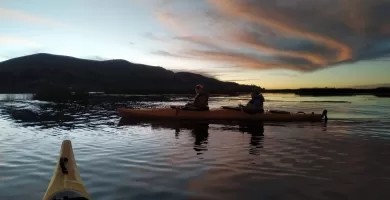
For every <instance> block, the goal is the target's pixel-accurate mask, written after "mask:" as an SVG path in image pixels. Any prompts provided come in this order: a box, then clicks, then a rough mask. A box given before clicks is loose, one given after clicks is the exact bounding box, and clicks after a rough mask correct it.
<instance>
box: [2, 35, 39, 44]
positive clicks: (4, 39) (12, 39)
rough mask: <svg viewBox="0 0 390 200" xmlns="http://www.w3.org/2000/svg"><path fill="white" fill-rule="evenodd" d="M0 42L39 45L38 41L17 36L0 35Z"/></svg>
mask: <svg viewBox="0 0 390 200" xmlns="http://www.w3.org/2000/svg"><path fill="white" fill-rule="evenodd" d="M0 44H13V45H22V46H39V45H38V43H36V42H34V41H31V40H28V39H24V38H19V37H9V36H0Z"/></svg>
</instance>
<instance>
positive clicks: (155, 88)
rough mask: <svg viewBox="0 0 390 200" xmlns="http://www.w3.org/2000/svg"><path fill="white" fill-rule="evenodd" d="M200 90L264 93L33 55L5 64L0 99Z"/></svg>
mask: <svg viewBox="0 0 390 200" xmlns="http://www.w3.org/2000/svg"><path fill="white" fill-rule="evenodd" d="M196 84H203V85H205V86H206V89H207V90H208V91H210V92H211V93H218V94H236V93H237V92H250V91H252V90H253V89H260V88H259V87H257V86H253V85H240V84H237V83H234V82H223V81H220V80H217V79H215V78H210V77H206V76H202V75H199V74H194V73H189V72H177V73H175V72H172V71H169V70H166V69H164V68H162V67H154V66H148V65H141V64H134V63H130V62H128V61H125V60H107V61H94V60H86V59H79V58H73V57H68V56H58V55H51V54H34V55H30V56H24V57H19V58H14V59H10V60H7V61H4V62H1V63H0V93H36V94H37V95H36V96H37V97H42V99H45V98H52V97H53V96H57V97H58V98H66V97H67V96H70V95H71V96H74V95H75V94H76V93H77V94H78V95H79V96H82V97H85V93H86V92H104V93H109V94H167V93H169V94H190V93H191V94H193V93H194V87H195V85H196Z"/></svg>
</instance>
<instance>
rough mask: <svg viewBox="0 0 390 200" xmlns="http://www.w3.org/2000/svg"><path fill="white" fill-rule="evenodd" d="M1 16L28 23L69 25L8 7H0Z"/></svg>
mask: <svg viewBox="0 0 390 200" xmlns="http://www.w3.org/2000/svg"><path fill="white" fill-rule="evenodd" d="M0 18H9V19H12V20H19V21H22V22H26V23H34V24H43V25H49V26H59V27H67V25H65V24H63V23H61V22H58V21H55V20H52V19H49V18H44V17H40V16H36V15H31V14H27V13H24V12H21V11H16V10H10V9H6V8H0Z"/></svg>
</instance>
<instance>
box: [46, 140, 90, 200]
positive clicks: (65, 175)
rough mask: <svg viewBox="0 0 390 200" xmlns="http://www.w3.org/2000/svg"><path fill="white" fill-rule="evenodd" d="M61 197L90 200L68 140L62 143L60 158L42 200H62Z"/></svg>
mask: <svg viewBox="0 0 390 200" xmlns="http://www.w3.org/2000/svg"><path fill="white" fill-rule="evenodd" d="M62 195H66V196H68V197H71V196H73V195H76V196H77V197H84V199H90V197H89V195H88V192H87V190H86V189H85V187H84V184H83V182H82V180H81V177H80V173H79V170H78V168H77V165H76V160H75V158H74V154H73V149H72V143H71V141H70V140H65V141H63V143H62V146H61V152H60V156H59V158H58V161H57V165H56V168H55V170H54V173H53V176H52V178H51V181H50V183H49V186H48V188H47V191H46V193H45V195H44V197H43V200H50V199H56V197H57V198H62V197H63V196H62Z"/></svg>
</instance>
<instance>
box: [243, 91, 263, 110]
mask: <svg viewBox="0 0 390 200" xmlns="http://www.w3.org/2000/svg"><path fill="white" fill-rule="evenodd" d="M264 101H265V99H264V96H263V95H262V94H259V95H256V96H255V97H253V98H252V99H251V100H250V101H249V102H248V104H247V105H246V108H249V109H253V110H262V109H263V103H264Z"/></svg>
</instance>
